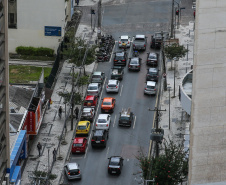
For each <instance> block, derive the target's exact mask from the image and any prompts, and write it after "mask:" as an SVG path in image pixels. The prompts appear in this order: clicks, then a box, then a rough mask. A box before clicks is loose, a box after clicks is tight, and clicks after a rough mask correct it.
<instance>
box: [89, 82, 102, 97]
mask: <svg viewBox="0 0 226 185" xmlns="http://www.w3.org/2000/svg"><path fill="white" fill-rule="evenodd" d="M100 93H101V84H99V83H91V84H89V86H88V88H87V95H97V96H99V95H100Z"/></svg>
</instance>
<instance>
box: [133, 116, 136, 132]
mask: <svg viewBox="0 0 226 185" xmlns="http://www.w3.org/2000/svg"><path fill="white" fill-rule="evenodd" d="M136 118H137V117H136V116H135V118H134V123H133V129H134V128H135V124H136Z"/></svg>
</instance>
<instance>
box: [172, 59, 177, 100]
mask: <svg viewBox="0 0 226 185" xmlns="http://www.w3.org/2000/svg"><path fill="white" fill-rule="evenodd" d="M175 71H176V60H174V72H173V97H175V86H176V84H175V73H176V72H175Z"/></svg>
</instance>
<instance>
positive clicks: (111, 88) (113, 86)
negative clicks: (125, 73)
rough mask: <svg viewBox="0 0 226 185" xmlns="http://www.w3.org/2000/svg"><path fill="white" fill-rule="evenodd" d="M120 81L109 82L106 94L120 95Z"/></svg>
mask: <svg viewBox="0 0 226 185" xmlns="http://www.w3.org/2000/svg"><path fill="white" fill-rule="evenodd" d="M119 85H120V83H119V81H118V80H108V83H107V85H106V92H107V93H113V92H115V93H118V92H119Z"/></svg>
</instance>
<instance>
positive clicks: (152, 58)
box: [146, 53, 158, 66]
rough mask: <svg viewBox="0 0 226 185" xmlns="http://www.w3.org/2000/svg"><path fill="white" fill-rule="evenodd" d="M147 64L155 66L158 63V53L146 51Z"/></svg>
mask: <svg viewBox="0 0 226 185" xmlns="http://www.w3.org/2000/svg"><path fill="white" fill-rule="evenodd" d="M146 64H147V65H151V66H157V65H158V55H157V53H147V63H146Z"/></svg>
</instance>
